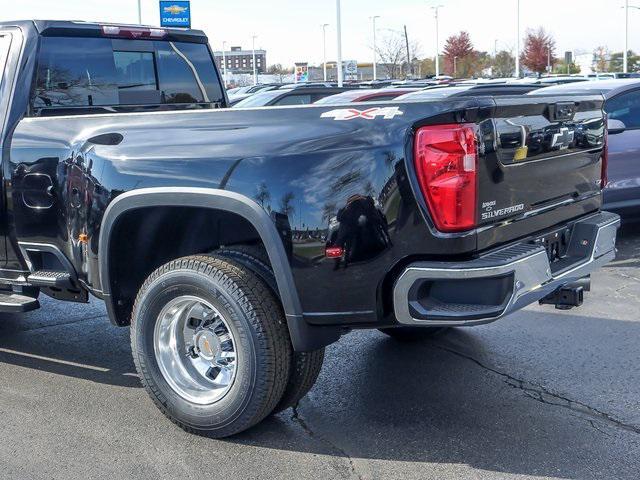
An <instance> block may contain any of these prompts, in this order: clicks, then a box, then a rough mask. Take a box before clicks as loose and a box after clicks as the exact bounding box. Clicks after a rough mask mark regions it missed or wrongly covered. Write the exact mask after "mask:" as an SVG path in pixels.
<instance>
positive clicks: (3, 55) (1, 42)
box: [0, 34, 11, 86]
mask: <svg viewBox="0 0 640 480" xmlns="http://www.w3.org/2000/svg"><path fill="white" fill-rule="evenodd" d="M10 46H11V35H1V34H0V86H2V79H3V78H4V67H5V66H6V65H7V58H8V57H9V47H10Z"/></svg>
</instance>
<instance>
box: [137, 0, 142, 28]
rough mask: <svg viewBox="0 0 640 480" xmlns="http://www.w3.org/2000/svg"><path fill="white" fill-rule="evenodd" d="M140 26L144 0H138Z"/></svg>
mask: <svg viewBox="0 0 640 480" xmlns="http://www.w3.org/2000/svg"><path fill="white" fill-rule="evenodd" d="M138 25H142V0H138Z"/></svg>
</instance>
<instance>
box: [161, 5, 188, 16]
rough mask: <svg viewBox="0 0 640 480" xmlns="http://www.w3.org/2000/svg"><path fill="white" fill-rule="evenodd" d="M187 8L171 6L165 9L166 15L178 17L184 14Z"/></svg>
mask: <svg viewBox="0 0 640 480" xmlns="http://www.w3.org/2000/svg"><path fill="white" fill-rule="evenodd" d="M186 10H187V9H186V7H179V6H178V5H171V6H170V7H164V11H165V13H171V14H173V15H178V14H180V13H182V12H185V11H186Z"/></svg>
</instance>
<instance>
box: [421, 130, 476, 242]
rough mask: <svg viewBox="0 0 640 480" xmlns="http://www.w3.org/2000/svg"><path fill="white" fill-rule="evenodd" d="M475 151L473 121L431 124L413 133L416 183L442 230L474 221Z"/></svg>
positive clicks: (456, 228)
mask: <svg viewBox="0 0 640 480" xmlns="http://www.w3.org/2000/svg"><path fill="white" fill-rule="evenodd" d="M477 151H478V150H477V145H476V126H475V124H451V125H431V126H427V127H422V128H420V129H419V130H418V132H417V134H416V140H415V166H416V173H417V176H418V183H419V184H420V189H421V191H422V194H423V195H424V198H425V201H426V203H427V207H428V208H429V213H430V214H431V218H432V220H433V222H434V224H435V226H436V228H437V229H438V230H440V231H442V232H462V231H465V230H470V229H472V228H474V227H475V226H476V225H477V223H476V212H477V204H478V200H477V198H478V186H477V185H478V177H477V169H478V155H477Z"/></svg>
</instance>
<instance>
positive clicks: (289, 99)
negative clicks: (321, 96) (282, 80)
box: [274, 94, 311, 106]
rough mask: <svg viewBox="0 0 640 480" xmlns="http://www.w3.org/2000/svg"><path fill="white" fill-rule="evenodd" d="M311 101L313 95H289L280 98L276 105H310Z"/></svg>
mask: <svg viewBox="0 0 640 480" xmlns="http://www.w3.org/2000/svg"><path fill="white" fill-rule="evenodd" d="M310 103H311V95H302V94H301V95H287V96H286V97H284V98H281V99H280V100H278V101H277V102H276V103H275V104H274V105H278V106H282V105H309V104H310Z"/></svg>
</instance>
